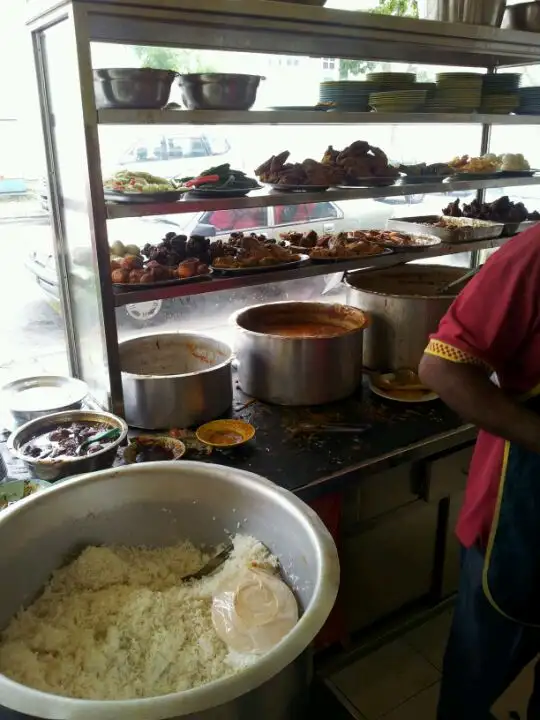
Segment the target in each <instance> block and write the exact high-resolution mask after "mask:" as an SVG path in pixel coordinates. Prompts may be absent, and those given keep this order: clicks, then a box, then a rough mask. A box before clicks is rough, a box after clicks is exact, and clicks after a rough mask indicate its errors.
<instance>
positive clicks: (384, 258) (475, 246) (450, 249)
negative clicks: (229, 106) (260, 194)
mask: <svg viewBox="0 0 540 720" xmlns="http://www.w3.org/2000/svg"><path fill="white" fill-rule="evenodd" d="M508 240H510V237H500V238H493V239H490V240H477V241H475V242H462V243H459V244H457V243H452V244H448V245H447V244H444V243H443V244H441V245H435V246H433V247H431V248H424V249H422V250H411V251H402V252H395V253H393V254H389V255H377V256H374V257H369V258H359V259H357V260H345V261H343V262H325V263H323V262H318V263H308V264H306V265H304V266H301V267H298V268H291V269H289V270H273V271H272V270H269V271H268V272H255V273H253V275H249V274H246V275H240V276H236V277H218V276H217V275H216V276H215V277H213V278H212V280H211V281H208V282H200V283H189V284H186V285H175V284H173V283H171V284H170V285H169V286H162V287H156V288H148V289H145V290H137V286H136V285H128V286H126V287H128V288H131V287H133V290H124V291H122V292H119V293H118V294H116V295H115V298H114V299H115V305H116V307H122V306H123V305H130V304H133V303H138V302H148V301H151V300H170V299H172V298H177V297H185V296H187V295H201V294H203V293H209V292H219V291H220V290H236V289H238V288H243V287H253V286H255V285H267V284H268V283H275V282H283V281H286V280H298V279H301V278H308V277H315V276H317V275H330V274H332V273H339V272H341V273H346V272H350V271H353V270H361V269H368V268H383V267H393V266H396V265H401V264H403V263H406V262H411V261H412V260H426V259H428V258H437V257H441V256H442V255H452V254H454V253H466V252H474V251H476V250H484V249H489V248H497V247H500V246H501V245H503V244H504V243H505V242H507V241H508Z"/></svg>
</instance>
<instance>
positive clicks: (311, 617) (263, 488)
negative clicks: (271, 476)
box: [0, 461, 339, 720]
mask: <svg viewBox="0 0 540 720" xmlns="http://www.w3.org/2000/svg"><path fill="white" fill-rule="evenodd" d="M239 521H240V527H239V528H238V522H239ZM225 528H231V529H232V528H234V529H237V528H238V530H239V532H242V533H246V534H250V535H253V536H255V537H257V538H258V539H259V540H261V541H262V542H264V543H265V544H266V545H267V546H268V547H269V548H270V550H271V551H272V552H273V553H275V554H276V555H277V557H278V558H279V560H280V562H281V568H282V571H283V574H284V576H285V577H286V579H287V581H288V583H289V584H290V585H291V587H292V588H293V589H294V590H295V591H296V594H297V597H298V598H299V601H300V603H301V605H302V608H303V610H304V612H303V614H302V616H301V619H300V621H299V622H298V624H297V625H296V626H295V628H294V629H293V630H292V632H290V633H289V635H287V637H286V638H285V639H284V640H283V641H282V642H281V643H280V644H279V645H277V646H276V647H275V648H274V649H273V650H272V651H270V652H269V653H267V654H266V655H264V656H262V657H261V658H260V660H259V661H258V662H257V663H256V664H254V665H253V666H251V667H249V668H246V669H245V670H243V671H242V672H240V673H238V674H236V675H233V676H232V677H229V678H226V679H225V680H221V681H217V682H214V683H210V684H208V685H206V686H202V687H198V688H195V689H194V690H188V691H186V692H180V693H174V694H170V695H165V696H161V697H154V698H145V699H137V700H124V701H118V702H114V701H112V702H99V701H88V700H74V699H70V698H66V697H62V696H61V695H50V694H47V693H42V692H38V691H37V690H33V689H31V688H28V687H25V686H23V685H20V684H18V683H15V682H13V681H11V680H9V679H8V678H6V677H5V676H3V675H0V702H1V703H2V705H4V706H5V707H7V708H11V709H12V710H16V711H18V712H19V713H26V714H27V715H30V716H33V717H40V718H61V719H62V720H66V719H67V718H77V719H78V720H95V719H96V718H114V719H115V720H133V719H134V718H137V720H163V719H164V718H180V717H181V718H184V719H185V720H248V719H249V720H251V719H252V718H257V720H298V718H300V717H302V706H303V703H304V702H305V700H306V697H307V690H308V684H309V679H310V675H311V658H310V653H309V650H307V648H308V646H309V645H310V643H311V641H312V640H313V638H314V637H315V635H316V634H317V633H318V632H319V630H320V629H321V627H322V626H323V624H324V622H325V621H326V618H327V617H328V614H329V613H330V610H331V608H332V606H333V604H334V601H335V597H336V594H337V589H338V584H339V562H338V557H337V552H336V548H335V545H334V542H333V541H332V538H331V537H330V535H329V533H328V531H327V530H326V528H325V527H324V525H323V524H322V522H321V521H320V520H319V518H318V517H317V515H316V514H315V513H314V512H313V511H312V510H311V509H310V508H309V507H307V506H306V505H304V503H302V502H301V501H300V500H298V498H296V497H294V495H292V494H291V493H289V492H287V491H285V490H282V489H281V488H279V487H277V486H276V485H274V484H273V483H271V482H269V481H268V480H265V479H264V478H262V477H259V476H258V475H253V474H252V473H248V472H245V471H242V470H237V469H234V468H228V467H222V466H220V465H211V464H209V463H198V462H190V461H183V462H181V463H167V462H163V463H145V464H142V465H139V466H133V465H130V466H128V467H123V468H116V469H114V470H108V471H104V472H99V473H94V474H92V475H86V476H83V477H80V478H77V479H75V480H67V481H66V482H64V483H61V484H59V485H56V486H55V487H54V488H52V489H50V490H44V491H43V492H41V493H38V494H37V495H35V496H33V497H30V498H28V499H27V500H23V501H21V502H20V503H18V504H16V505H14V506H13V508H8V509H7V510H6V511H4V512H3V513H1V514H0V547H1V548H2V552H1V554H0V577H1V578H2V592H1V593H0V629H2V628H4V627H5V626H6V625H7V623H8V622H9V620H10V619H11V617H12V616H13V615H14V614H15V613H16V612H18V610H19V609H20V607H21V606H24V605H27V604H28V603H29V602H31V601H32V599H33V598H34V597H35V596H36V594H37V593H39V591H40V589H41V588H42V587H43V586H44V584H45V583H46V582H47V580H48V578H49V577H50V575H51V573H52V572H53V571H54V570H55V569H56V568H58V567H59V566H60V565H62V564H63V563H64V562H65V560H66V558H67V557H70V555H72V554H73V553H74V552H78V551H80V549H81V547H84V546H86V545H88V544H89V543H95V544H98V545H114V544H120V545H146V546H149V547H160V546H166V545H173V544H176V543H178V542H179V541H181V540H182V539H184V538H186V539H189V540H191V541H192V542H193V543H195V544H200V545H203V544H204V545H217V544H219V543H221V542H223V541H224V540H225V539H226V538H227V535H226V531H225ZM171 632H174V627H171Z"/></svg>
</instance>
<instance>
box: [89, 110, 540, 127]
mask: <svg viewBox="0 0 540 720" xmlns="http://www.w3.org/2000/svg"><path fill="white" fill-rule="evenodd" d="M98 123H100V124H101V125H347V124H355V125H362V124H363V125H395V124H419V123H420V124H444V123H452V124H461V125H470V124H475V125H538V124H539V123H540V116H538V115H482V114H480V113H375V112H334V111H331V112H321V111H318V110H313V111H309V110H305V111H286V110H247V111H241V110H99V111H98Z"/></svg>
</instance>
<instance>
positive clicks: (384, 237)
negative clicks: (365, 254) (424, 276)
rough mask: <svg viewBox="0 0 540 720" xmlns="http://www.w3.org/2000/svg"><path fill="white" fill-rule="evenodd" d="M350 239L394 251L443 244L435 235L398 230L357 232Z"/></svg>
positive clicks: (350, 235) (350, 240) (420, 248)
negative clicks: (414, 233) (413, 233)
mask: <svg viewBox="0 0 540 720" xmlns="http://www.w3.org/2000/svg"><path fill="white" fill-rule="evenodd" d="M348 237H349V242H353V241H357V242H358V241H363V242H370V243H375V244H376V245H382V246H383V247H386V248H391V249H392V250H422V249H423V248H426V247H434V246H435V245H440V244H441V243H442V240H441V238H438V237H436V236H434V235H428V234H426V235H412V234H410V233H405V232H402V231H397V230H355V231H354V232H352V233H349V236H348Z"/></svg>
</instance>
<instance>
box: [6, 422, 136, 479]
mask: <svg viewBox="0 0 540 720" xmlns="http://www.w3.org/2000/svg"><path fill="white" fill-rule="evenodd" d="M72 422H93V423H100V424H103V425H108V426H110V428H111V429H112V428H118V430H120V436H119V437H118V439H117V440H115V441H114V442H112V443H111V444H110V445H109V446H108V447H106V448H105V449H104V450H100V451H99V452H95V453H92V454H91V455H84V456H83V457H73V458H69V459H67V458H66V459H62V460H47V459H45V460H37V459H35V458H32V457H29V456H28V455H23V453H22V452H21V448H22V446H23V445H25V444H26V443H27V442H28V441H29V440H31V439H32V438H35V437H37V436H38V435H42V434H43V433H46V432H49V431H52V430H54V428H55V427H57V426H58V425H64V424H66V423H72ZM127 434H128V426H127V425H126V423H125V422H124V421H123V420H122V418H119V417H117V416H116V415H112V414H111V413H108V412H98V411H94V410H66V411H64V412H59V413H54V414H52V415H45V416H44V417H40V418H37V419H36V420H31V421H30V422H27V423H26V424H25V425H22V426H21V427H20V428H19V429H18V430H16V431H15V432H14V433H13V434H12V435H11V436H10V437H9V440H8V450H9V451H10V452H11V453H12V454H13V455H15V457H17V458H19V460H22V461H23V462H24V463H25V465H26V466H27V467H28V468H29V469H30V470H31V472H32V473H33V474H34V475H35V476H36V477H38V478H40V480H48V481H49V482H54V481H55V480H60V479H61V478H64V477H69V476H71V475H80V474H82V473H88V472H93V471H94V470H103V469H104V468H108V467H111V465H112V464H113V462H114V460H115V458H116V453H117V452H118V447H119V446H120V445H121V444H122V443H124V442H125V440H126V437H127Z"/></svg>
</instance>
